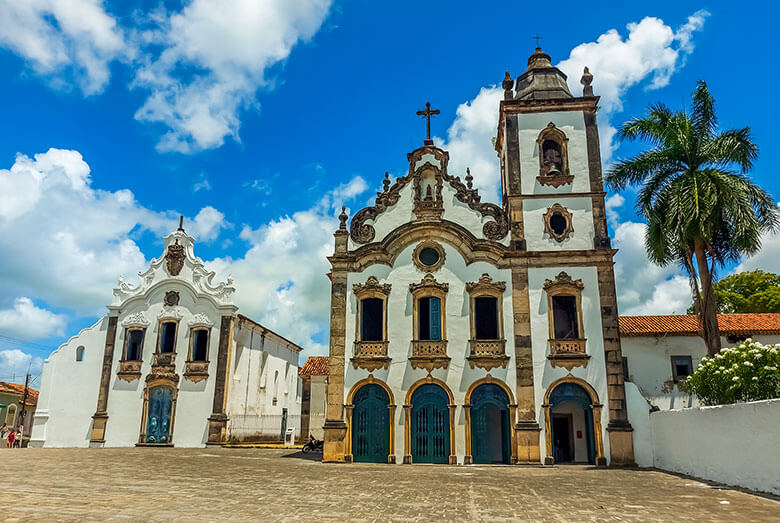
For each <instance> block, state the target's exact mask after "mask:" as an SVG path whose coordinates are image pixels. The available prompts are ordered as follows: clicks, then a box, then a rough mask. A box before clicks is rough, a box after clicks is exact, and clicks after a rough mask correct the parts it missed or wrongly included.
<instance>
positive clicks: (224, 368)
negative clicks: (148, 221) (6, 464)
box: [30, 224, 302, 447]
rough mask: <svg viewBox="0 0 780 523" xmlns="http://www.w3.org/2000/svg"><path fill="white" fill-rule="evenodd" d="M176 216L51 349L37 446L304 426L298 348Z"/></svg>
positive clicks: (252, 436)
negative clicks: (270, 324)
mask: <svg viewBox="0 0 780 523" xmlns="http://www.w3.org/2000/svg"><path fill="white" fill-rule="evenodd" d="M193 243H194V239H193V238H192V237H190V236H189V235H188V234H187V233H186V232H185V231H184V229H183V227H182V225H181V224H180V225H179V229H178V230H176V231H174V232H173V233H171V234H170V235H168V236H167V237H166V238H165V248H164V252H163V255H162V256H160V257H159V258H156V259H154V260H152V262H151V264H150V267H149V269H148V270H146V272H143V273H141V274H140V282H139V283H138V285H131V284H129V283H127V282H125V281H124V280H122V279H121V278H120V280H119V286H118V287H117V288H115V289H114V297H113V300H112V303H111V305H109V306H108V314H107V315H106V316H104V317H103V318H101V319H100V320H98V321H97V323H95V324H94V325H92V326H91V327H89V328H86V329H84V330H82V331H81V332H80V333H78V334H77V335H76V336H74V337H72V338H71V339H70V340H68V341H67V342H66V343H64V344H63V345H62V346H60V347H59V348H58V349H57V350H55V351H54V352H53V353H52V354H51V356H49V358H48V359H47V360H46V362H45V363H44V366H43V377H42V382H41V394H40V398H39V402H38V409H37V410H36V412H35V416H34V422H33V430H32V437H31V440H30V446H31V447H89V446H106V447H122V446H132V445H137V446H147V445H148V446H177V447H200V446H204V445H206V444H217V445H219V444H224V443H227V442H230V441H262V440H275V441H279V440H280V439H282V438H283V437H284V434H285V432H286V431H287V429H288V427H289V428H293V429H294V430H295V437H297V436H298V434H297V432H298V431H299V430H300V426H301V424H300V421H301V420H300V412H301V380H300V378H299V377H298V355H299V353H300V351H301V350H302V348H301V347H299V346H298V345H296V344H295V343H293V342H291V341H289V340H287V339H286V338H284V337H282V336H280V335H279V334H276V333H275V332H273V331H271V330H270V329H268V328H266V327H263V326H262V325H260V324H259V323H257V322H255V321H252V320H251V319H249V318H247V317H246V316H243V315H241V314H238V307H237V306H236V305H235V303H234V299H233V296H234V292H235V289H234V287H233V286H232V280H231V279H230V278H228V279H227V281H225V282H220V283H216V284H215V283H213V282H212V280H213V279H214V276H215V274H214V272H209V271H208V270H206V268H205V266H204V264H203V261H202V260H201V259H200V258H196V257H195V254H194V251H193Z"/></svg>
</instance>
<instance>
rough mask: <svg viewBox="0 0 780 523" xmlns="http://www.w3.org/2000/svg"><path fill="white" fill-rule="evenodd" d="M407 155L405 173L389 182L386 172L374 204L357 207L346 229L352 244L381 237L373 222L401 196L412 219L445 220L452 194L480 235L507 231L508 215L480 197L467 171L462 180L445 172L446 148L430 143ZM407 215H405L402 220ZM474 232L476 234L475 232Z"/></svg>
mask: <svg viewBox="0 0 780 523" xmlns="http://www.w3.org/2000/svg"><path fill="white" fill-rule="evenodd" d="M407 159H408V161H409V171H408V173H407V174H406V175H405V176H402V177H400V178H398V179H397V180H396V181H395V183H393V184H391V182H390V179H389V175H388V174H387V173H386V174H385V179H384V181H383V190H382V192H377V196H376V200H375V203H374V205H373V206H370V207H366V208H364V209H361V210H360V211H358V212H357V213H356V214H355V216H354V217H353V219H352V223H351V225H350V231H349V233H350V239H351V240H352V242H354V244H356V245H360V244H367V243H371V242H374V241H377V240H381V239H382V237H384V235H382V236H381V237H377V230H376V227H375V225H376V224H377V222H378V220H379V219H381V215H383V214H384V213H386V212H387V211H388V210H390V209H391V208H393V207H394V206H396V205H398V204H399V202H400V201H401V199H402V198H410V199H411V210H412V216H411V219H412V221H415V220H423V221H442V222H443V221H447V216H446V215H447V212H446V208H447V207H448V205H450V206H451V205H452V204H453V203H454V202H452V203H450V202H451V200H452V198H454V200H456V201H457V202H460V203H461V204H465V206H466V207H467V208H468V209H470V210H471V211H474V214H475V215H476V217H477V218H478V220H479V222H480V224H481V230H480V231H479V233H481V235H482V236H483V237H484V239H487V240H492V241H501V240H503V239H504V238H506V236H507V234H508V233H509V219H508V217H507V215H506V213H505V211H504V209H502V208H501V207H499V206H498V205H495V204H492V203H485V202H482V201H481V196H480V195H479V191H478V190H477V189H476V188H475V187H474V186H473V178H472V176H471V173H470V172H469V171H467V174H466V177H465V183H464V182H463V181H461V179H460V177H459V176H452V175H450V174H449V173H448V172H447V164H448V163H449V153H447V151H443V150H441V149H439V148H437V147H434V146H433V145H425V146H423V147H421V148H419V149H417V150H415V151H413V152H411V153H409V154H408V155H407ZM407 188H408V189H407ZM445 188H446V193H447V194H445ZM450 195H451V196H450ZM448 199H449V200H450V201H448ZM407 203H409V202H407ZM408 219H409V217H407V218H406V220H404V221H408ZM456 221H457V219H456ZM474 232H475V233H476V231H474ZM475 235H476V236H479V234H475Z"/></svg>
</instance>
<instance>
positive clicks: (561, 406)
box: [548, 382, 597, 464]
mask: <svg viewBox="0 0 780 523" xmlns="http://www.w3.org/2000/svg"><path fill="white" fill-rule="evenodd" d="M549 405H550V407H549V412H550V414H549V416H550V420H549V425H548V427H549V430H550V435H549V441H550V444H551V445H550V446H551V450H552V457H553V458H554V462H555V463H590V464H595V463H596V457H597V453H596V438H595V434H594V426H593V425H594V416H593V414H594V412H593V405H592V399H591V397H590V395H589V394H588V392H587V391H586V390H585V389H584V388H583V387H581V386H580V385H578V384H576V383H572V382H565V383H561V384H559V385H558V386H556V387H555V388H554V389H553V391H552V393H551V394H550V398H549Z"/></svg>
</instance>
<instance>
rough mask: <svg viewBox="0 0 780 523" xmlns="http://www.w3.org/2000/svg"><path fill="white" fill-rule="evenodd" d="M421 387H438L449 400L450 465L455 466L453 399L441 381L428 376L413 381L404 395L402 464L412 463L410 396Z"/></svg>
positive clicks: (448, 389) (456, 460) (450, 392)
mask: <svg viewBox="0 0 780 523" xmlns="http://www.w3.org/2000/svg"><path fill="white" fill-rule="evenodd" d="M423 385H438V386H439V387H441V388H442V389H444V392H446V393H447V398H449V401H450V403H449V405H447V408H448V409H449V411H450V412H449V414H450V456H449V463H450V465H456V464H457V463H458V459H457V457H456V456H455V407H456V405H455V397H454V396H453V395H452V391H451V390H450V388H449V387H448V386H447V384H446V383H444V382H443V381H442V380H440V379H437V378H434V377H433V376H431V375H430V374H429V375H428V376H426V377H425V378H422V379H419V380H417V381H415V382H414V383H413V384H412V386H411V387H409V390H408V391H407V393H406V403H405V404H404V421H405V423H404V463H407V464H408V463H412V396H413V395H414V392H415V391H416V390H417V389H419V388H420V387H422V386H423Z"/></svg>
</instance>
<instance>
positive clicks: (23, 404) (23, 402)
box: [17, 372, 30, 436]
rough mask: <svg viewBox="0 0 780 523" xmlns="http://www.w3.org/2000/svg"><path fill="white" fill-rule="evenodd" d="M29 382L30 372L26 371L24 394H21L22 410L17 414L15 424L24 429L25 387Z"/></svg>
mask: <svg viewBox="0 0 780 523" xmlns="http://www.w3.org/2000/svg"><path fill="white" fill-rule="evenodd" d="M29 384H30V373H29V372H28V373H27V377H26V378H25V379H24V394H23V395H22V412H21V413H20V414H19V423H18V424H17V426H21V427H22V430H24V416H25V414H27V387H28V385H29ZM22 436H24V434H22Z"/></svg>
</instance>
